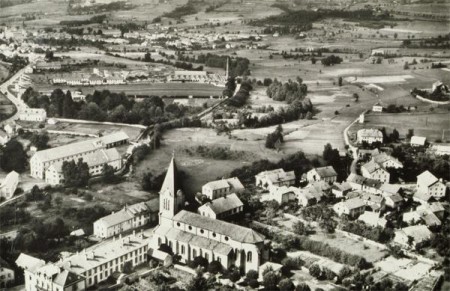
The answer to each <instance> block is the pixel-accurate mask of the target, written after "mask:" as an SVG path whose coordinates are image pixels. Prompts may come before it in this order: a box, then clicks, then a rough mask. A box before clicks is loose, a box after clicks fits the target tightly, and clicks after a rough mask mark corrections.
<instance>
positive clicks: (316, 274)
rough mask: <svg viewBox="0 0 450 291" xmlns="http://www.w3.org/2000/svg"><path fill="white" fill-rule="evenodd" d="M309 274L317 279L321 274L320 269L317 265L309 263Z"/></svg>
mask: <svg viewBox="0 0 450 291" xmlns="http://www.w3.org/2000/svg"><path fill="white" fill-rule="evenodd" d="M309 274H310V275H311V276H313V277H315V278H317V279H318V278H319V277H321V276H322V270H321V269H320V267H319V266H318V265H316V264H313V265H311V267H309Z"/></svg>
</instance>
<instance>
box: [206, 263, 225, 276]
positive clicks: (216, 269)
mask: <svg viewBox="0 0 450 291" xmlns="http://www.w3.org/2000/svg"><path fill="white" fill-rule="evenodd" d="M208 272H210V273H212V274H214V275H215V274H217V273H221V272H222V264H221V263H220V262H218V261H212V262H211V263H210V264H209V266H208Z"/></svg>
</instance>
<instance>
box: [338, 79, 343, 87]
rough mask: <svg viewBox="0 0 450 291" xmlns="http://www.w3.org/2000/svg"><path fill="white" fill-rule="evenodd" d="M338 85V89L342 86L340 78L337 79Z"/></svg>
mask: <svg viewBox="0 0 450 291" xmlns="http://www.w3.org/2000/svg"><path fill="white" fill-rule="evenodd" d="M338 85H339V87H341V86H342V77H339V79H338Z"/></svg>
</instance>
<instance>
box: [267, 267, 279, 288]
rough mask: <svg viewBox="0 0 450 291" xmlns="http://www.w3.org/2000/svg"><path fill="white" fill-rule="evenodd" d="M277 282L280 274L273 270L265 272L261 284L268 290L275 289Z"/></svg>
mask: <svg viewBox="0 0 450 291" xmlns="http://www.w3.org/2000/svg"><path fill="white" fill-rule="evenodd" d="M278 282H280V276H278V274H277V273H275V272H273V271H269V272H267V273H266V274H265V275H264V277H263V285H264V287H265V288H266V289H268V290H275V289H276V288H277V285H278Z"/></svg>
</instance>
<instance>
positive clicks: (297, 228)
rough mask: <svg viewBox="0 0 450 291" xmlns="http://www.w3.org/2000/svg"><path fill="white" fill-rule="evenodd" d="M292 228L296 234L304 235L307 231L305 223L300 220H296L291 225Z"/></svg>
mask: <svg viewBox="0 0 450 291" xmlns="http://www.w3.org/2000/svg"><path fill="white" fill-rule="evenodd" d="M292 229H293V230H294V232H295V233H296V234H298V235H305V234H307V233H308V229H307V228H306V226H305V224H304V223H303V222H301V221H297V222H295V223H294V224H293V225H292Z"/></svg>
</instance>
